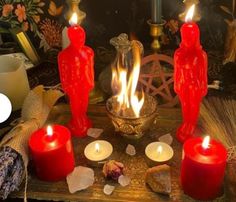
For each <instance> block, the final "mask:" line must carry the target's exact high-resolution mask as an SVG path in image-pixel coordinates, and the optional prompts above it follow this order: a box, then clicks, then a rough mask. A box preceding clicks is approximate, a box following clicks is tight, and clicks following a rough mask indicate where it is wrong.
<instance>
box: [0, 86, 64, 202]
mask: <svg viewBox="0 0 236 202" xmlns="http://www.w3.org/2000/svg"><path fill="white" fill-rule="evenodd" d="M61 96H63V93H62V92H61V91H59V90H54V89H50V90H47V91H46V90H44V87H43V86H42V85H40V86H37V87H35V88H34V89H33V90H31V91H30V92H29V94H28V96H27V97H26V99H25V101H24V104H23V107H22V111H21V119H20V122H19V124H18V125H17V126H15V127H14V128H13V129H12V130H11V131H10V132H9V133H8V134H7V135H6V136H5V137H4V138H3V139H2V141H1V143H0V147H6V146H9V147H11V148H12V149H14V150H15V151H16V152H18V153H19V155H20V156H21V157H22V159H23V162H24V168H25V170H24V176H26V186H25V201H26V189H27V166H28V162H29V153H28V140H29V137H30V135H31V134H32V133H33V132H34V131H36V130H37V129H39V128H41V127H42V126H43V125H44V124H45V122H46V120H47V117H48V115H49V113H50V110H51V109H52V107H53V105H54V104H55V103H56V101H57V100H58V99H59V98H60V97H61ZM24 176H22V180H23V179H24Z"/></svg>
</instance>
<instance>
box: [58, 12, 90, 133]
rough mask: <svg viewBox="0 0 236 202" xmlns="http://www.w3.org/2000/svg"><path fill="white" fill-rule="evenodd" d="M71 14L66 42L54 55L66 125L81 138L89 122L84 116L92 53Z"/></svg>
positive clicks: (88, 89)
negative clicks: (64, 101)
mask: <svg viewBox="0 0 236 202" xmlns="http://www.w3.org/2000/svg"><path fill="white" fill-rule="evenodd" d="M76 23H77V15H76V13H74V14H73V15H72V18H71V20H70V24H72V26H71V27H69V28H68V37H69V40H70V45H69V46H68V47H67V48H66V49H64V50H63V51H61V52H60V53H59V56H58V65H59V73H60V80H61V84H62V88H63V90H64V91H65V93H66V94H67V95H68V97H69V102H70V109H71V115H72V118H71V120H70V122H69V128H70V130H71V132H72V134H73V135H75V136H78V137H84V136H86V134H87V130H88V128H90V127H91V125H92V124H91V121H90V120H89V118H88V117H87V115H86V113H87V108H88V99H89V92H90V91H91V90H92V89H93V87H94V69H93V68H94V67H93V66H94V52H93V50H92V49H91V48H89V47H87V46H85V45H84V44H85V31H84V29H83V28H82V27H81V26H79V25H76Z"/></svg>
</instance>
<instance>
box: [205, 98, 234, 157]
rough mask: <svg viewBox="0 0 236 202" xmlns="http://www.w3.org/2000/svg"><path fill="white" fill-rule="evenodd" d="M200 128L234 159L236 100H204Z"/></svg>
mask: <svg viewBox="0 0 236 202" xmlns="http://www.w3.org/2000/svg"><path fill="white" fill-rule="evenodd" d="M200 121H201V126H202V128H203V130H204V132H206V133H207V134H209V135H210V136H212V137H213V138H215V139H217V140H219V141H220V142H222V143H223V144H224V146H225V147H226V148H227V149H228V150H229V158H233V157H236V100H233V99H222V98H218V97H209V98H206V99H205V100H204V101H203V103H202V105H201V111H200Z"/></svg>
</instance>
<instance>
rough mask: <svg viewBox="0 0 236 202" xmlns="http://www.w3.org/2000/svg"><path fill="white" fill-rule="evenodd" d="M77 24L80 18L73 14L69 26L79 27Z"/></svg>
mask: <svg viewBox="0 0 236 202" xmlns="http://www.w3.org/2000/svg"><path fill="white" fill-rule="evenodd" d="M77 23H78V16H77V14H76V13H73V14H72V16H71V18H70V20H69V24H70V25H71V26H74V25H77Z"/></svg>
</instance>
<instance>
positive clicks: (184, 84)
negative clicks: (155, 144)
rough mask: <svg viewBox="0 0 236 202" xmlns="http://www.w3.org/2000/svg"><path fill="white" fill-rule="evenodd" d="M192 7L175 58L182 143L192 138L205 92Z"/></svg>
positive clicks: (203, 56)
mask: <svg viewBox="0 0 236 202" xmlns="http://www.w3.org/2000/svg"><path fill="white" fill-rule="evenodd" d="M193 11H194V6H193V7H191V8H190V11H189V12H188V14H187V16H186V18H187V19H186V21H187V22H186V23H184V24H183V26H182V27H181V30H180V31H181V37H182V41H181V44H180V48H179V49H177V50H176V51H175V55H174V89H175V92H176V93H177V94H178V96H179V100H180V102H181V107H182V115H183V123H182V124H181V126H180V127H179V128H178V130H177V134H176V136H177V139H178V140H179V141H180V142H182V143H183V142H184V141H185V140H187V139H188V138H191V137H193V136H194V130H195V128H196V124H197V120H198V115H199V108H200V103H201V100H202V98H203V97H204V96H205V95H206V93H207V55H206V53H205V52H204V51H203V50H202V47H201V45H200V31H199V28H198V26H197V24H196V23H194V22H191V21H190V22H189V20H188V18H189V17H190V18H191V16H192V15H193Z"/></svg>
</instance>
